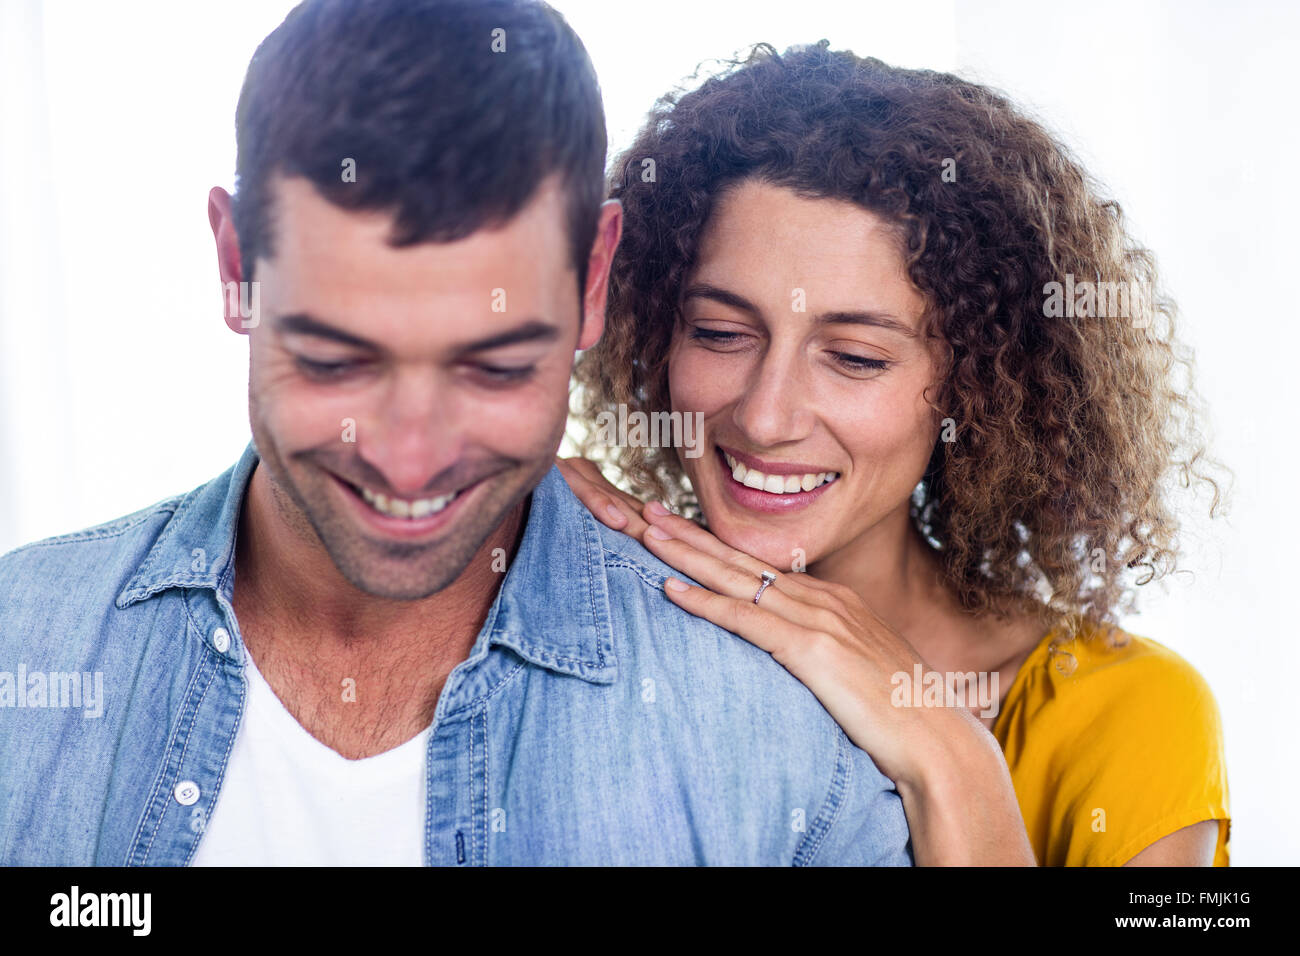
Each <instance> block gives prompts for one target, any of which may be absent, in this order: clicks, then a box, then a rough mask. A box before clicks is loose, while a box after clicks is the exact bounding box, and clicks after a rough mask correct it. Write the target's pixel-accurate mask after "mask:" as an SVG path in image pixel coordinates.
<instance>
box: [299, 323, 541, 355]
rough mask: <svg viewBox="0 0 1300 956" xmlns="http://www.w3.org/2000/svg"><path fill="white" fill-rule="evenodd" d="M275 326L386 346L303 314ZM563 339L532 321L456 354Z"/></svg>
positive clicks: (355, 344) (462, 347) (369, 348)
mask: <svg viewBox="0 0 1300 956" xmlns="http://www.w3.org/2000/svg"><path fill="white" fill-rule="evenodd" d="M274 323H275V325H276V327H277V328H278V329H280V330H281V331H284V332H292V333H295V334H297V335H311V336H315V337H316V338H321V339H328V340H329V341H331V342H338V343H339V344H341V345H349V346H352V347H353V348H359V349H365V350H367V351H370V352H383V351H384V348H383V346H381V345H378V344H376V343H374V342H371V341H370V340H369V339H365V338H362V337H361V336H359V335H353V334H352V333H351V332H345V331H344V330H343V329H340V328H337V327H335V326H333V325H330V324H329V323H328V322H322V321H321V320H320V319H317V318H315V317H313V316H310V315H307V314H306V313H303V312H295V313H293V314H291V315H283V316H280V317H278V318H276V319H275V320H274ZM559 337H560V330H559V328H558V327H557V326H554V325H551V324H550V323H549V322H543V321H541V320H540V319H529V320H528V321H526V322H524V323H523V324H522V325H518V326H516V327H515V328H513V329H507V330H506V331H504V332H498V333H496V334H495V335H489V336H488V337H486V338H482V339H477V340H475V341H473V342H467V343H465V344H464V345H460V346H457V348H456V354H457V355H458V356H459V355H468V354H473V353H475V352H486V351H488V350H490V349H498V348H502V347H504V346H507V345H515V344H517V343H519V342H553V341H555V340H556V339H557V338H559Z"/></svg>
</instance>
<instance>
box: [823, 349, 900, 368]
mask: <svg viewBox="0 0 1300 956" xmlns="http://www.w3.org/2000/svg"><path fill="white" fill-rule="evenodd" d="M830 354H831V355H832V356H834V358H835V361H836V362H838V363H839V364H840V365H842V366H843V367H844V368H847V369H849V370H850V371H853V372H871V371H881V370H884V369H887V368H889V363H888V362H886V361H885V360H884V359H873V358H865V357H863V356H861V355H851V354H850V353H848V352H831V353H830Z"/></svg>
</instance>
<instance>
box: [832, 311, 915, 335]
mask: <svg viewBox="0 0 1300 956" xmlns="http://www.w3.org/2000/svg"><path fill="white" fill-rule="evenodd" d="M816 322H817V324H818V325H832V324H839V323H843V324H846V325H874V326H876V327H877V328H881V329H888V330H889V331H891V332H898V333H900V334H902V335H906V336H908V337H909V338H913V339H914V338H916V337H917V333H916V330H915V329H913V328H911V327H910V326H908V325H907V324H906V323H904V322H901V321H900V320H899V319H897V318H895V317H894V316H893V315H891V314H890V313H888V312H875V311H871V310H864V311H852V312H823V313H822V314H821V315H819V316H817V318H816Z"/></svg>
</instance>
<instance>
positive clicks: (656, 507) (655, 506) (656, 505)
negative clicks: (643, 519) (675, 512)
mask: <svg viewBox="0 0 1300 956" xmlns="http://www.w3.org/2000/svg"><path fill="white" fill-rule="evenodd" d="M650 513H651V514H652V515H660V516H662V515H670V514H672V512H671V511H669V510H668V509H667V508H665V507H664V506H663V504H662V503H661V502H658V501H652V502H650Z"/></svg>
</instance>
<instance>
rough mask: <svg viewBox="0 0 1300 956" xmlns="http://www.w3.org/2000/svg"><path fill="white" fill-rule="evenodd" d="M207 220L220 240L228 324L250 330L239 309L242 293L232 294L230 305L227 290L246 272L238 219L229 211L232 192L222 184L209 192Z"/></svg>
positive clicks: (219, 269)
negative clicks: (243, 264) (243, 265)
mask: <svg viewBox="0 0 1300 956" xmlns="http://www.w3.org/2000/svg"><path fill="white" fill-rule="evenodd" d="M208 224H209V225H211V226H212V235H213V238H215V239H216V241H217V272H218V273H220V275H221V303H222V305H221V309H222V314H223V315H224V316H225V319H226V325H228V326H230V328H231V329H233V330H234V331H236V332H238V333H239V334H240V335H246V334H248V330H249V328H250V326H249V325H248V323H247V322H246V321H244V319H243V316H242V315H241V314H240V311H239V306H238V302H239V294H238V293H236V294H235V296H233V301H234V302H235V303H236V304H235V307H234V308H233V309H232V308H231V302H232V296H230V295H228V294H227V290H228V289H230V288H231V286H229V285H228V284H227V283H230V282H233V283H235V287H236V288H237V287H238V285H239V283H240V282H241V281H243V278H244V274H243V269H242V267H241V263H240V261H239V236H237V235H236V234H235V221H234V219H233V218H231V215H230V193H228V192H226V191H225V190H224V189H222V188H221V187H220V186H213V187H212V190H211V191H210V192H209V193H208Z"/></svg>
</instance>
